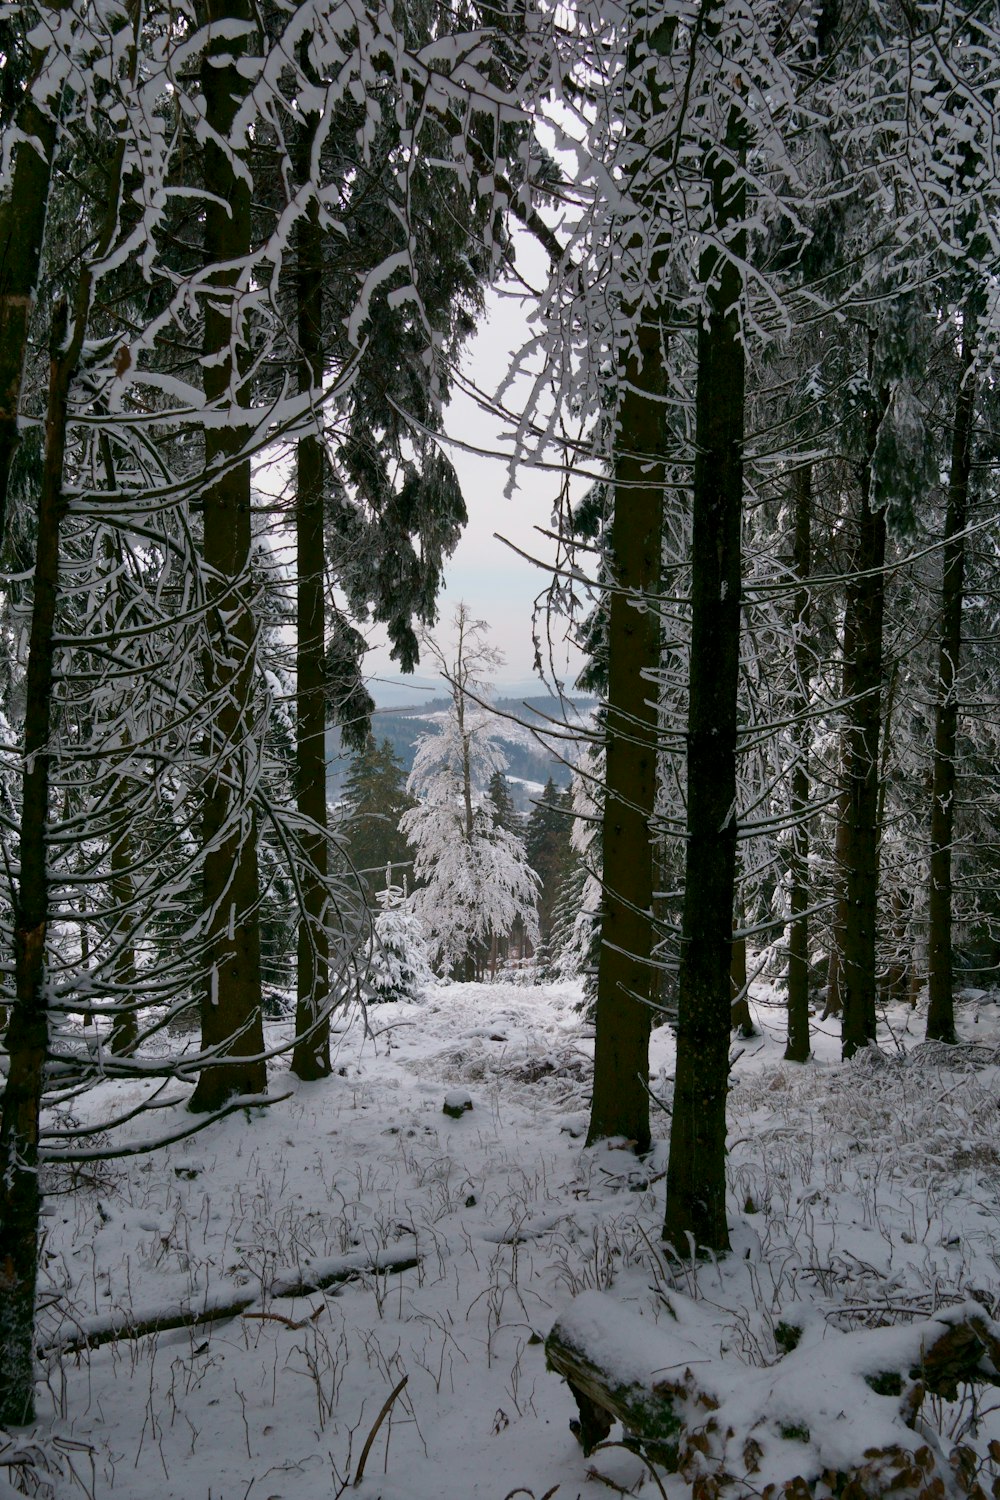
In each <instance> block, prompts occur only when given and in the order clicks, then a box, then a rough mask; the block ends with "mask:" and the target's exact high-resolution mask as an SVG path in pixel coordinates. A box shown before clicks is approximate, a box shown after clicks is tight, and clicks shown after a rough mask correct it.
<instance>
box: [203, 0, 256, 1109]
mask: <svg viewBox="0 0 1000 1500" xmlns="http://www.w3.org/2000/svg"><path fill="white" fill-rule="evenodd" d="M201 19H202V21H203V22H204V23H206V24H207V23H213V22H215V23H225V22H228V21H239V22H245V23H252V22H253V21H254V11H253V8H252V6H251V5H250V3H249V0H207V4H206V5H205V6H204V8H203V10H202V12H201ZM223 29H225V28H224V27H223ZM255 37H256V33H253V34H251V38H250V40H249V41H248V40H246V39H245V38H240V39H239V40H234V39H233V38H232V37H231V36H229V35H225V36H221V35H220V36H219V37H218V38H216V39H214V40H212V41H210V42H209V45H208V47H207V49H206V52H205V56H204V58H203V61H202V68H201V88H202V95H203V98H204V101H205V123H206V126H207V128H208V131H209V135H208V138H207V139H206V141H205V146H204V176H205V189H206V192H207V194H208V197H207V199H206V205H205V254H206V260H207V263H208V264H209V266H212V265H218V266H219V267H220V269H218V270H216V271H214V272H212V273H211V285H212V287H213V288H215V289H217V290H216V291H213V293H212V294H211V295H209V296H206V297H205V298H204V317H205V331H204V352H205V375H204V379H205V396H206V399H207V400H208V402H210V403H211V404H212V405H213V406H214V407H215V409H216V410H217V411H219V412H221V413H223V414H228V416H229V420H228V421H227V422H226V424H225V425H224V426H220V427H213V426H209V427H206V429H205V472H206V475H209V474H211V473H212V472H213V470H215V469H218V470H219V471H220V473H219V477H218V478H217V479H212V480H211V481H209V482H206V484H205V486H204V489H203V492H202V493H203V502H204V514H205V529H204V557H205V571H206V578H207V584H206V592H207V595H208V611H207V618H208V626H209V630H210V633H211V636H212V641H211V645H210V646H209V648H208V649H207V650H206V653H205V679H206V692H207V694H208V697H209V712H210V715H211V727H210V729H209V732H208V739H207V744H206V750H207V753H208V761H209V770H208V774H207V776H206V779H205V787H204V809H203V815H202V837H203V840H204V848H205V855H204V865H203V876H202V882H203V910H204V935H205V944H206V959H207V966H208V972H207V974H206V977H205V983H204V988H203V992H202V996H201V1007H200V1008H201V1037H202V1049H203V1051H204V1052H205V1053H206V1054H207V1055H208V1056H209V1057H215V1058H218V1059H219V1061H217V1062H211V1063H209V1064H208V1065H207V1066H205V1068H204V1070H203V1071H202V1073H201V1076H200V1077H199V1079H198V1083H197V1086H196V1088H195V1090H194V1094H193V1095H192V1097H191V1101H190V1108H191V1109H193V1110H196V1111H209V1110H215V1109H218V1108H220V1107H221V1106H222V1105H224V1104H225V1103H226V1101H227V1099H230V1098H232V1097H233V1096H234V1095H239V1094H247V1095H253V1094H262V1093H263V1092H264V1091H265V1089H266V1086H267V1078H266V1069H265V1064H264V1059H263V1051H264V1034H263V1022H262V1019H261V972H260V920H259V917H260V913H259V902H260V891H259V880H258V870H257V827H256V818H255V815H254V811H253V806H252V800H251V799H252V794H253V791H254V786H255V783H256V780H257V777H258V775H259V772H260V765H259V761H260V736H261V729H260V726H259V724H258V723H257V721H256V715H255V705H254V679H255V676H256V647H257V627H256V621H255V618H254V609H253V603H252V590H251V585H250V577H249V562H250V540H251V533H250V463H249V460H248V459H243V460H241V459H240V458H239V453H240V450H241V449H242V447H243V445H244V442H245V440H246V436H247V433H248V430H249V429H248V427H247V426H246V425H244V424H242V423H241V422H239V420H238V418H237V412H238V409H239V407H241V406H246V405H247V404H248V403H249V390H248V387H247V385H246V383H245V382H242V381H241V370H240V369H239V368H238V365H237V363H236V362H235V361H234V358H233V348H234V346H235V347H236V348H242V349H244V350H245V348H246V330H245V329H244V328H243V326H242V315H241V313H240V311H239V307H238V302H237V300H236V290H237V287H238V284H239V281H240V275H241V268H242V266H243V265H244V263H245V261H246V259H247V257H248V256H249V254H250V250H251V239H250V235H251V203H250V185H249V181H248V178H247V175H246V174H247V170H248V169H247V168H246V167H245V166H244V170H243V171H240V172H237V171H236V170H235V169H234V165H233V159H232V154H231V148H230V147H229V145H228V142H229V138H230V133H231V130H232V127H233V122H234V120H235V117H236V112H237V109H238V107H239V105H240V103H241V102H242V100H243V99H244V98H245V96H246V93H247V90H248V88H249V84H248V81H247V78H246V76H245V75H244V74H242V73H241V71H240V67H239V64H240V63H241V62H242V61H243V60H244V54H246V52H247V51H248V48H249V47H251V46H252V45H253V44H254V40H255ZM240 362H242V360H241V361H240Z"/></svg>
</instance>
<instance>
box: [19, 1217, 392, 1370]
mask: <svg viewBox="0 0 1000 1500" xmlns="http://www.w3.org/2000/svg"><path fill="white" fill-rule="evenodd" d="M419 1263H420V1261H419V1257H418V1255H417V1253H416V1246H415V1244H414V1243H410V1242H404V1243H402V1244H400V1245H398V1246H393V1248H392V1249H387V1250H379V1251H376V1253H375V1254H374V1255H372V1254H370V1253H369V1252H368V1251H367V1250H358V1251H349V1252H348V1253H347V1254H346V1255H334V1256H327V1257H325V1258H323V1259H317V1260H309V1261H305V1262H304V1263H303V1265H302V1267H301V1268H300V1269H299V1270H298V1271H289V1272H286V1273H285V1274H284V1275H279V1276H276V1277H275V1278H274V1279H273V1280H272V1281H271V1282H270V1283H269V1285H268V1286H267V1287H265V1288H264V1289H263V1290H262V1289H261V1288H260V1287H255V1288H254V1289H253V1290H252V1291H250V1290H246V1291H234V1290H232V1289H231V1288H228V1287H226V1288H224V1289H221V1290H217V1291H215V1292H208V1291H206V1292H205V1293H203V1294H202V1295H201V1296H199V1297H198V1298H197V1299H190V1300H187V1301H184V1302H180V1303H176V1302H174V1303H170V1304H169V1305H167V1306H164V1307H160V1308H152V1309H147V1311H146V1312H145V1313H143V1314H141V1315H139V1316H136V1315H134V1314H133V1313H132V1312H131V1311H121V1310H119V1311H115V1312H111V1313H105V1314H99V1315H98V1316H96V1317H90V1318H79V1319H67V1320H66V1322H64V1323H63V1324H62V1325H61V1326H60V1327H59V1328H57V1329H56V1331H55V1333H54V1334H53V1335H52V1337H51V1338H49V1339H47V1340H46V1341H45V1343H44V1344H42V1345H41V1346H40V1347H39V1350H38V1353H39V1357H40V1358H42V1359H45V1358H46V1357H47V1356H49V1355H52V1354H79V1353H80V1352H81V1351H82V1350H84V1349H97V1348H99V1347H100V1346H101V1345H102V1344H113V1343H115V1342H116V1341H117V1340H119V1339H140V1338H143V1337H145V1336H146V1335H147V1334H151V1333H168V1332H172V1331H173V1330H174V1329H177V1328H197V1327H199V1326H200V1325H201V1324H203V1323H218V1322H223V1321H225V1319H227V1318H238V1317H240V1316H241V1314H242V1315H247V1316H250V1317H253V1316H268V1314H267V1313H266V1308H267V1305H268V1303H270V1302H271V1301H273V1300H274V1299H276V1298H287V1297H307V1296H309V1295H310V1294H311V1293H312V1292H322V1291H325V1290H326V1288H327V1287H331V1286H337V1285H339V1284H340V1283H342V1282H345V1281H354V1280H355V1279H356V1278H357V1277H358V1276H363V1275H364V1274H365V1272H375V1271H381V1272H383V1273H384V1272H394V1273H399V1272H401V1271H411V1270H413V1269H414V1268H415V1267H416V1266H417V1265H419ZM270 1316H277V1315H275V1314H272V1315H270ZM279 1321H284V1322H287V1321H288V1320H287V1319H284V1318H281V1319H279Z"/></svg>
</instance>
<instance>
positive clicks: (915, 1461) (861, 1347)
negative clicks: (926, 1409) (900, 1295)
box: [545, 1292, 1000, 1500]
mask: <svg viewBox="0 0 1000 1500" xmlns="http://www.w3.org/2000/svg"><path fill="white" fill-rule="evenodd" d="M668 1310H669V1312H670V1314H671V1316H672V1320H671V1321H670V1322H667V1321H666V1320H665V1319H664V1320H661V1321H659V1322H654V1321H653V1319H652V1318H651V1317H643V1316H641V1315H640V1314H639V1313H638V1312H637V1311H633V1310H632V1309H630V1308H629V1307H627V1306H624V1305H623V1304H622V1303H621V1302H619V1301H617V1300H616V1299H615V1298H613V1297H610V1296H607V1295H605V1294H604V1293H600V1292H587V1293H584V1294H583V1295H581V1296H579V1297H577V1298H576V1299H575V1300H574V1301H573V1303H572V1305H571V1306H570V1308H569V1310H568V1311H567V1312H566V1313H565V1314H564V1315H563V1316H562V1317H561V1318H560V1319H559V1320H558V1322H557V1323H556V1324H555V1327H554V1328H553V1329H552V1332H551V1333H550V1334H549V1336H548V1339H547V1340H546V1345H545V1352H546V1356H547V1361H548V1366H549V1369H550V1370H553V1371H555V1372H556V1373H557V1374H559V1375H562V1376H563V1377H564V1378H565V1379H566V1381H567V1382H568V1384H569V1386H570V1389H571V1391H572V1393H573V1395H574V1397H575V1399H576V1403H577V1407H578V1410H579V1414H580V1415H579V1421H577V1422H574V1423H572V1424H571V1425H572V1427H573V1430H574V1432H575V1433H576V1435H577V1437H578V1438H579V1441H580V1443H581V1445H582V1447H583V1451H584V1453H585V1454H590V1453H592V1452H593V1451H595V1450H596V1449H598V1448H599V1447H600V1445H601V1444H602V1443H603V1442H604V1440H605V1439H606V1438H607V1437H608V1434H609V1433H610V1431H611V1427H612V1424H613V1423H614V1422H616V1421H618V1422H621V1423H622V1425H623V1426H624V1427H625V1429H626V1432H627V1436H626V1444H627V1445H628V1446H634V1447H635V1449H636V1451H638V1452H641V1453H642V1454H643V1455H644V1456H645V1457H646V1458H647V1459H648V1460H649V1461H650V1462H652V1463H655V1464H657V1465H659V1466H660V1467H662V1468H664V1469H666V1470H668V1471H670V1472H679V1473H680V1474H681V1475H682V1476H683V1477H684V1479H686V1480H687V1481H688V1483H690V1484H691V1485H692V1490H691V1493H692V1495H693V1496H698V1497H701V1500H712V1497H715V1496H721V1495H723V1494H727V1493H728V1494H731V1495H748V1494H754V1495H762V1496H765V1497H771V1496H774V1497H777V1496H796V1497H803V1500H805V1497H810V1496H816V1495H827V1494H837V1495H841V1494H850V1495H852V1496H857V1497H863V1496H875V1495H883V1494H886V1493H888V1492H889V1491H892V1492H893V1493H898V1494H902V1495H911V1494H912V1495H917V1496H921V1497H924V1496H927V1497H931V1496H935V1495H940V1496H943V1495H945V1494H954V1493H956V1489H955V1485H956V1482H958V1485H959V1488H958V1490H957V1493H959V1494H963V1495H973V1496H975V1495H983V1494H984V1492H983V1490H982V1489H981V1488H980V1487H979V1486H978V1484H977V1483H976V1479H975V1474H974V1468H975V1455H974V1454H972V1452H971V1450H965V1449H962V1448H956V1449H954V1450H953V1451H952V1452H951V1453H949V1454H945V1453H944V1452H942V1449H941V1446H940V1443H939V1441H938V1437H937V1434H936V1433H935V1431H934V1430H933V1428H932V1427H931V1426H930V1425H929V1424H927V1423H925V1421H924V1420H923V1417H922V1415H921V1408H922V1405H923V1402H924V1398H925V1396H927V1395H928V1394H930V1395H933V1396H939V1397H943V1398H944V1399H946V1400H953V1399H955V1397H956V1396H957V1394H958V1388H959V1386H960V1385H961V1384H963V1383H971V1384H988V1385H1000V1324H997V1323H995V1322H994V1321H993V1320H992V1319H991V1318H989V1317H987V1316H986V1314H985V1313H984V1311H983V1309H982V1308H981V1307H980V1306H979V1305H978V1304H977V1303H975V1302H966V1303H964V1304H962V1305H961V1306H958V1307H953V1308H948V1309H947V1310H943V1311H941V1312H939V1313H938V1314H936V1315H935V1316H934V1317H932V1318H929V1319H922V1320H920V1321H918V1322H914V1323H910V1324H907V1325H902V1326H900V1325H896V1326H893V1327H883V1328H875V1329H863V1330H856V1331H853V1332H850V1333H841V1332H837V1331H835V1330H831V1329H828V1328H825V1327H824V1326H823V1319H822V1317H821V1316H819V1315H817V1314H816V1312H815V1310H810V1309H806V1308H805V1307H804V1306H802V1305H798V1306H797V1307H796V1308H795V1309H794V1313H793V1315H792V1316H793V1321H792V1322H791V1323H790V1324H789V1325H787V1326H786V1333H787V1335H788V1344H789V1346H793V1347H790V1352H789V1353H787V1354H786V1355H785V1356H784V1357H783V1358H782V1359H780V1360H778V1362H777V1363H776V1364H773V1365H770V1366H767V1367H764V1368H759V1367H756V1368H755V1367H749V1366H747V1365H744V1364H742V1363H740V1362H739V1361H738V1360H736V1359H733V1358H731V1357H727V1358H725V1359H724V1358H722V1357H720V1355H719V1352H718V1350H719V1340H718V1328H717V1327H715V1329H714V1332H715V1337H714V1340H713V1339H712V1336H711V1332H712V1324H711V1322H710V1320H709V1318H708V1316H707V1315H706V1313H705V1312H704V1311H703V1309H702V1307H701V1305H699V1304H697V1303H693V1302H690V1301H688V1299H686V1298H682V1297H680V1296H678V1295H676V1294H674V1293H672V1294H671V1296H670V1302H669V1309H668ZM796 1316H797V1317H799V1318H800V1319H801V1326H799V1325H798V1324H797V1323H795V1322H794V1318H795V1317H796ZM629 1435H630V1436H629ZM970 1455H971V1461H970ZM963 1472H964V1474H965V1476H966V1477H967V1481H968V1482H967V1483H966V1484H964V1485H963V1484H962V1479H963ZM793 1476H794V1477H793ZM845 1486H846V1488H845ZM852 1486H853V1487H852Z"/></svg>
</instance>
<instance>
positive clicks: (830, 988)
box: [823, 640, 850, 1021]
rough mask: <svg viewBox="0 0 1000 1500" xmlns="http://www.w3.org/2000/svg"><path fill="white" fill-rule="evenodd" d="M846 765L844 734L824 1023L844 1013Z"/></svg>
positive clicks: (845, 645) (842, 738)
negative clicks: (830, 1017) (829, 1018)
mask: <svg viewBox="0 0 1000 1500" xmlns="http://www.w3.org/2000/svg"><path fill="white" fill-rule="evenodd" d="M844 654H845V657H846V655H847V643H846V640H845V643H844ZM846 682H847V672H846V669H845V671H844V673H843V677H842V688H841V696H842V697H845V698H846V696H847V691H846ZM846 765H847V736H846V734H845V733H842V734H841V737H840V776H841V785H840V790H839V791H838V793H837V808H836V828H835V830H834V835H833V890H834V898H833V921H832V923H831V926H830V953H829V957H828V960H827V969H826V1003H825V1004H824V1006H823V1020H824V1021H825V1020H826V1019H827V1018H828V1017H829V1016H840V1015H843V1013H844V994H843V991H844V961H843V952H844V930H845V928H846V927H847V873H846V872H847V819H848V815H849V813H850V800H849V798H848V795H847V783H846V781H845V780H844V777H845V775H846Z"/></svg>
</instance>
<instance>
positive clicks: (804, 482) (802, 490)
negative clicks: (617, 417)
mask: <svg viewBox="0 0 1000 1500" xmlns="http://www.w3.org/2000/svg"><path fill="white" fill-rule="evenodd" d="M793 493H794V496H795V540H794V545H793V550H792V571H793V572H794V574H795V579H796V587H795V595H794V599H793V603H792V611H793V620H792V630H793V644H792V663H793V668H794V672H795V678H794V685H793V688H792V714H793V716H794V718H795V728H794V730H793V738H794V743H795V765H794V768H793V770H792V816H793V819H794V822H793V825H792V841H791V848H790V849H789V855H788V877H789V885H790V891H789V908H790V910H789V928H788V1043H787V1046H786V1047H785V1058H786V1059H787V1061H788V1062H806V1061H807V1060H808V1058H809V1052H810V1041H809V918H808V916H807V915H806V913H807V911H808V907H809V823H808V817H809V739H810V734H811V730H810V726H809V722H808V719H807V714H808V711H809V678H810V674H811V671H812V648H811V645H810V642H809V631H810V627H811V619H810V615H811V610H810V599H809V584H808V579H809V574H810V572H811V570H812V537H811V520H812V465H811V464H805V465H803V466H802V468H800V469H798V470H797V471H796V473H795V476H794V479H793Z"/></svg>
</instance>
